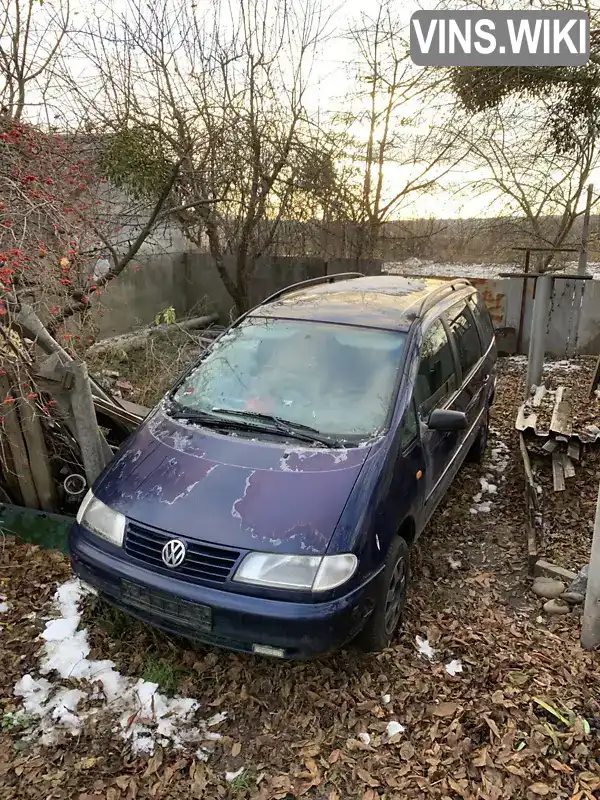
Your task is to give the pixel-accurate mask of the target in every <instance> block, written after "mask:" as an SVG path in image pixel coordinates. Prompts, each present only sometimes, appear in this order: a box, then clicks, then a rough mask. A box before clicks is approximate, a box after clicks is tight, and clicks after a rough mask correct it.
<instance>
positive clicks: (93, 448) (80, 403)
mask: <svg viewBox="0 0 600 800" xmlns="http://www.w3.org/2000/svg"><path fill="white" fill-rule="evenodd" d="M69 369H70V371H71V372H72V373H73V378H74V380H73V387H72V389H71V392H70V397H71V408H72V409H73V416H74V417H75V425H76V427H77V443H78V444H79V448H80V450H81V457H82V460H83V466H84V468H85V475H86V478H87V480H88V483H89V485H90V486H91V485H92V484H93V482H94V481H95V480H96V478H97V477H98V475H100V473H101V472H102V470H103V469H104V467H105V466H106V464H107V463H108V457H107V454H106V453H105V451H104V448H103V446H102V437H101V433H100V429H99V427H98V422H97V420H96V410H95V408H94V399H93V397H92V391H91V387H90V382H89V380H88V372H87V367H86V365H85V363H84V362H81V361H72V362H71V363H70V364H69Z"/></svg>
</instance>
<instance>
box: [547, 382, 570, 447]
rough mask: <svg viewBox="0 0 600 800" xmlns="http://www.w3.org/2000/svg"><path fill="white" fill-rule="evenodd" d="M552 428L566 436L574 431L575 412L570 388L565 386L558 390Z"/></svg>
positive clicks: (551, 423)
mask: <svg viewBox="0 0 600 800" xmlns="http://www.w3.org/2000/svg"><path fill="white" fill-rule="evenodd" d="M550 430H551V431H552V432H553V433H559V434H563V435H565V436H571V434H572V433H573V412H572V408H571V403H570V402H569V390H568V389H567V388H566V387H565V386H559V387H558V389H557V391H556V402H555V404H554V409H553V411H552V419H551V421H550Z"/></svg>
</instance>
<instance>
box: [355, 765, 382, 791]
mask: <svg viewBox="0 0 600 800" xmlns="http://www.w3.org/2000/svg"><path fill="white" fill-rule="evenodd" d="M356 774H357V775H358V777H359V778H360V779H361V781H362V782H363V783H366V784H367V786H372V787H375V786H379V781H378V780H375V778H372V777H371V775H369V773H368V772H367V771H366V770H364V769H363V768H362V767H357V769H356Z"/></svg>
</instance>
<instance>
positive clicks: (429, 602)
mask: <svg viewBox="0 0 600 800" xmlns="http://www.w3.org/2000/svg"><path fill="white" fill-rule="evenodd" d="M501 370H502V372H503V374H502V376H501V381H500V386H499V392H498V398H497V403H496V406H495V411H494V419H493V435H492V440H491V443H490V456H489V460H488V461H487V463H484V465H483V466H467V467H465V468H464V469H463V470H462V472H461V474H460V476H459V477H458V479H457V481H456V483H455V485H454V487H453V488H452V490H451V491H450V493H449V494H448V497H447V499H446V501H445V503H444V505H443V506H442V507H441V508H440V509H439V510H438V512H437V513H436V515H435V519H434V520H433V521H432V523H431V524H430V526H429V528H428V530H427V531H426V533H424V535H423V537H422V538H421V540H420V543H419V545H418V546H417V547H416V548H415V550H414V554H413V555H414V558H413V564H412V585H411V591H410V600H409V603H408V608H407V613H406V619H405V621H404V625H403V627H402V629H401V631H399V633H398V636H397V639H396V641H395V643H394V645H393V646H392V647H391V648H389V649H388V650H387V651H385V652H383V653H381V654H379V655H377V656H373V655H361V654H360V653H358V652H356V651H353V650H351V649H349V650H347V651H345V652H343V653H340V654H337V655H333V656H330V657H328V658H325V659H322V660H320V661H316V662H310V663H298V664H294V663H281V662H278V661H272V660H267V659H261V658H257V657H250V656H246V655H240V654H233V653H228V652H224V651H219V650H215V649H211V648H199V647H196V648H193V647H191V646H190V645H188V644H186V643H182V642H180V641H177V640H174V639H170V638H168V637H166V636H164V635H162V634H159V633H157V632H155V631H151V630H149V629H147V628H145V627H143V626H141V625H138V624H136V623H133V622H129V620H127V619H126V618H124V617H123V616H122V615H119V614H116V613H115V612H112V611H111V610H110V609H107V608H106V607H104V606H103V605H102V604H98V603H97V601H92V602H88V603H87V606H86V611H85V624H86V625H87V627H88V633H89V641H90V645H91V647H92V654H91V656H92V657H94V658H104V659H106V658H108V659H111V660H112V661H114V662H115V664H116V665H117V666H118V669H119V670H120V671H121V672H122V673H123V674H124V675H129V676H132V677H140V678H142V677H144V678H145V679H146V680H153V681H155V682H156V683H159V685H160V687H161V691H164V692H165V694H167V695H172V694H181V695H185V696H187V697H193V698H195V699H196V700H198V702H199V713H200V714H202V715H204V716H206V715H210V714H219V715H220V719H221V721H220V723H219V725H218V731H219V732H220V734H221V736H220V738H218V737H214V736H213V737H210V741H209V742H208V743H207V744H208V746H209V749H210V751H211V753H210V755H209V756H208V757H207V759H206V760H205V758H204V757H199V754H198V752H195V748H194V751H192V750H191V749H187V748H186V747H182V748H181V749H179V750H174V749H172V748H169V747H161V746H160V745H157V746H156V748H155V749H154V752H153V754H152V755H151V756H148V755H143V754H139V755H138V754H135V753H134V752H133V751H132V748H131V746H130V743H129V742H128V741H127V740H124V739H123V737H122V736H121V735H120V732H119V729H118V726H116V725H110V724H106V720H104V722H103V724H102V725H94V724H93V722H91V723H90V724H88V725H86V726H85V727H84V728H83V729H82V730H81V731H80V733H79V734H78V735H76V736H71V735H65V737H64V739H62V740H60V739H59V740H58V741H57V742H56V743H55V744H53V745H52V746H49V747H45V746H43V745H42V744H41V743H40V741H35V740H31V739H28V729H31V726H32V724H33V721H32V720H28V719H26V718H23V717H22V716H19V707H20V706H19V703H20V701H19V698H16V697H15V696H14V694H13V690H14V686H15V684H16V682H17V681H18V680H19V679H20V678H21V677H22V676H23V674H25V673H27V672H31V673H32V674H34V675H35V674H36V669H37V668H38V663H39V655H38V651H39V649H40V641H39V640H37V639H36V637H37V636H38V634H39V633H40V632H41V631H42V630H43V628H44V617H45V616H47V615H48V613H49V609H50V607H51V600H52V596H53V593H54V591H55V589H56V586H57V584H60V583H62V582H64V581H65V580H66V579H67V578H68V575H69V569H68V564H67V562H66V560H65V559H64V558H63V557H62V556H60V555H59V554H54V553H49V552H47V551H45V552H44V551H40V550H37V549H36V548H33V547H31V546H28V545H18V544H16V543H14V542H13V541H12V540H10V538H7V539H6V541H5V542H4V546H3V547H2V550H1V556H0V559H1V570H2V571H1V574H2V586H1V587H0V593H2V594H4V595H6V604H7V606H8V610H7V611H6V612H5V613H2V614H1V615H0V631H1V632H0V708H1V709H2V712H1V713H2V714H3V716H2V718H1V719H2V732H1V733H0V798H1V800H13V798H15V799H16V798H20V799H21V798H32V800H39V799H40V798H44V800H47V799H48V800H49V798H56V799H57V800H59V799H61V798H64V799H65V800H66V798H69V800H71V798H78V800H92V798H104V800H134V799H135V798H173V800H178V799H179V798H234V797H235V798H254V799H255V800H271V799H272V800H284V798H285V800H295V798H300V797H303V798H310V799H312V800H325V798H327V800H345V799H346V798H349V799H351V800H354V798H357V799H360V800H376V799H377V798H382V799H383V800H391V798H429V797H431V798H464V800H469V799H470V798H486V799H489V800H500V798H518V800H535V799H536V798H539V797H547V798H549V799H550V800H554V799H555V798H570V799H571V800H583V798H594V797H598V792H599V791H600V758H599V756H600V736H599V733H600V704H599V700H600V670H599V662H598V655H597V654H594V653H589V652H585V651H583V650H581V648H580V646H579V629H580V621H579V618H578V616H577V615H576V614H577V612H573V613H572V614H569V615H567V616H566V617H561V618H556V617H555V618H546V617H544V616H541V601H540V600H539V599H538V598H536V597H534V596H533V594H532V593H531V591H530V580H529V578H528V577H527V573H526V568H525V564H526V540H525V528H524V508H523V474H522V468H521V461H520V456H519V452H518V446H517V438H516V434H515V433H514V431H513V428H512V425H513V422H514V416H515V414H516V408H517V405H518V402H519V398H520V392H519V391H518V387H517V384H518V381H519V380H520V375H519V374H518V372H515V370H513V369H507V368H506V364H505V365H503V366H502V367H501ZM501 443H505V444H506V445H507V446H508V448H509V450H508V451H506V452H507V454H508V458H507V459H506V466H505V468H504V469H503V470H498V469H497V468H494V464H493V460H492V458H491V454H492V453H493V451H494V449H496V451H498V450H502V449H503V448H502V447H501ZM495 469H496V471H494V470H495ZM486 476H487V477H486ZM482 478H483V480H484V481H485V482H486V485H487V486H488V487H489V485H490V484H491V483H493V485H494V486H495V487H496V491H495V492H491V491H489V489H487V490H486V489H485V485H482ZM482 491H483V492H484V493H485V492H486V491H487V492H488V494H487V495H486V497H488V500H489V511H479V512H477V513H473V511H472V508H473V499H472V498H473V496H474V495H478V494H479V493H481V492H482ZM486 507H487V506H486ZM580 522H581V524H582V525H584V524H585V525H587V524H588V522H589V520H587V519H585V520H583V519H582V520H581V521H580ZM417 637H420V640H421V647H419V646H418V644H417ZM424 639H427V642H428V645H429V648H431V649H428V648H425V647H423V642H422V640H424ZM421 651H422V652H421ZM426 653H429V655H427V654H426ZM456 661H459V662H460V665H461V667H462V671H459V672H456V671H455V670H452V669H450V670H448V666H449V665H450V664H451V663H452V662H456ZM449 672H453V673H454V674H449ZM225 714H226V716H225ZM90 719H91V720H92V721H93V719H94V717H91V718H90ZM98 719H100V717H98ZM390 722H392V723H397V725H392V726H390ZM240 770H242V771H240Z"/></svg>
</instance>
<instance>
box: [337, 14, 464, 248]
mask: <svg viewBox="0 0 600 800" xmlns="http://www.w3.org/2000/svg"><path fill="white" fill-rule="evenodd" d="M400 13H401V12H400ZM406 34H407V28H406V25H405V24H404V22H403V20H402V18H401V16H400V14H399V12H398V11H397V7H395V6H394V5H393V4H392V3H391V2H390V0H381V2H379V4H378V6H376V8H375V9H374V11H373V12H371V11H369V12H364V13H363V14H362V15H361V18H360V21H359V22H358V23H357V24H356V25H354V26H353V27H352V29H351V31H350V38H351V41H352V42H353V44H354V48H355V51H356V53H357V57H356V58H355V59H353V61H352V66H353V69H354V70H355V75H354V76H353V77H354V78H355V83H356V86H357V87H358V90H357V91H356V92H355V93H354V95H353V97H352V98H351V101H352V107H351V110H350V111H349V112H347V113H346V114H345V115H344V119H345V121H346V124H347V125H348V126H349V129H350V131H352V132H353V133H354V148H353V153H352V158H353V159H354V160H355V162H357V163H359V164H360V165H361V171H362V179H361V203H360V211H359V217H358V220H357V221H358V222H359V231H360V235H359V238H358V242H357V255H361V256H362V255H364V256H373V255H375V254H376V252H377V247H378V244H379V242H380V239H381V237H382V235H383V232H384V229H385V226H386V224H387V223H388V221H389V220H391V219H393V218H396V219H397V218H398V215H399V214H400V213H401V212H402V210H403V209H405V208H406V207H407V205H409V204H410V203H413V202H414V201H415V200H416V199H417V198H418V197H419V195H421V194H423V193H427V192H431V191H433V190H434V189H435V187H436V185H437V184H438V182H439V181H440V180H442V178H443V177H444V176H445V175H446V174H447V173H448V172H449V171H450V170H451V169H452V167H453V166H455V165H456V163H458V161H460V159H461V158H462V156H463V153H461V152H460V145H459V142H458V139H457V137H456V134H453V135H450V136H449V135H448V128H447V127H446V125H445V118H446V116H447V109H446V108H444V105H443V104H444V102H445V101H444V98H442V97H441V96H440V95H439V92H438V89H439V87H440V85H441V83H440V81H439V79H438V77H437V75H436V73H434V72H432V71H427V70H422V69H418V68H415V66H414V64H413V63H412V61H411V59H410V54H409V46H408V42H407V40H406ZM363 87H365V88H363ZM435 107H437V111H436V112H434V108H435ZM434 117H435V124H432V119H433V118H434Z"/></svg>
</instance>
